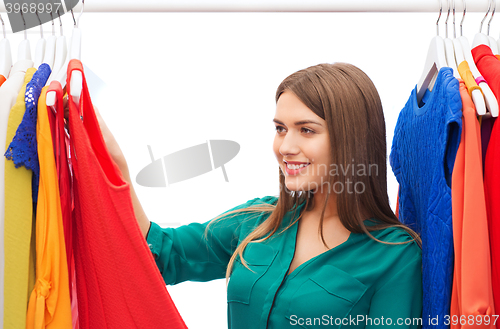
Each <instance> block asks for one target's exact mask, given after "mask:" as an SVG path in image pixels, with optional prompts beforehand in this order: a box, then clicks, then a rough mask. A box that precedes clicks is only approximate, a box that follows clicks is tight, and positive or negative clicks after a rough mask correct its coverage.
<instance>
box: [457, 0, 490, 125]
mask: <svg viewBox="0 0 500 329" xmlns="http://www.w3.org/2000/svg"><path fill="white" fill-rule="evenodd" d="M463 4H464V16H463V17H462V21H461V22H460V37H459V38H458V40H459V41H460V44H461V45H462V50H463V53H464V57H465V60H466V61H467V64H469V68H470V70H471V72H472V75H473V76H474V79H477V78H478V77H480V76H482V75H481V73H480V72H479V70H478V69H477V67H476V64H475V63H474V59H473V58H472V53H471V48H470V46H469V41H468V40H467V38H466V37H464V36H463V35H462V32H463V30H462V24H463V22H464V18H465V13H466V8H465V0H463ZM478 85H479V87H481V90H482V91H483V95H484V100H485V102H486V108H487V109H488V110H489V111H490V113H491V115H492V116H493V117H497V116H498V102H497V99H496V97H495V95H494V94H493V92H492V91H491V88H490V86H488V84H487V83H486V82H480V83H478ZM484 114H486V113H479V111H478V115H484Z"/></svg>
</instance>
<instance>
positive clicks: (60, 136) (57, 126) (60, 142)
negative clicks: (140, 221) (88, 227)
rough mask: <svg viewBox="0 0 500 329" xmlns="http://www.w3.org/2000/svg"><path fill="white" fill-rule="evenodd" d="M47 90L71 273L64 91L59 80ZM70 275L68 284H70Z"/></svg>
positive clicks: (70, 199)
mask: <svg viewBox="0 0 500 329" xmlns="http://www.w3.org/2000/svg"><path fill="white" fill-rule="evenodd" d="M48 91H54V92H55V93H56V104H55V106H54V107H55V109H56V111H57V112H56V113H54V111H52V110H50V109H49V121H50V128H51V132H52V140H53V146H54V157H55V160H56V161H55V165H56V170H57V177H58V181H59V192H60V199H61V209H62V216H63V223H64V241H65V246H66V259H67V263H68V273H73V271H74V267H73V266H71V263H72V258H73V239H72V235H71V232H72V222H73V220H72V217H71V212H72V197H71V190H70V187H71V181H70V172H69V166H68V160H67V159H68V155H67V153H66V142H65V140H66V132H65V130H64V107H63V96H64V92H63V89H62V87H61V84H60V83H59V81H52V82H51V83H50V86H49V89H48ZM71 282H72V280H71V276H70V279H69V286H70V287H71V286H72V283H71Z"/></svg>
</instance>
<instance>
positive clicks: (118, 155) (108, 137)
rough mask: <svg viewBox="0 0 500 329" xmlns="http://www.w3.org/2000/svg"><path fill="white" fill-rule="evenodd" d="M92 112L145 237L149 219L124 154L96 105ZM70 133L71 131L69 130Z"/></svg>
mask: <svg viewBox="0 0 500 329" xmlns="http://www.w3.org/2000/svg"><path fill="white" fill-rule="evenodd" d="M63 102H64V117H65V118H66V120H68V117H69V107H68V98H67V96H66V97H64V100H63ZM94 112H95V114H96V117H97V121H98V122H99V127H100V129H101V133H102V137H103V138H104V142H105V143H106V147H107V148H108V151H109V154H110V155H111V157H112V158H113V161H115V163H116V164H117V165H118V168H120V171H121V172H122V176H123V179H124V180H125V181H126V182H128V184H129V186H130V196H131V198H132V204H133V206H134V213H135V217H136V219H137V223H138V224H139V227H140V229H141V232H142V235H143V236H144V237H146V235H147V234H148V231H149V226H150V221H149V219H148V217H147V216H146V213H145V212H144V209H142V205H141V203H140V202H139V198H138V197H137V194H136V193H135V190H134V186H133V185H132V181H131V179H130V173H129V170H128V165H127V161H126V160H125V156H124V155H123V152H122V150H121V149H120V146H119V145H118V142H117V141H116V139H115V137H114V136H113V134H112V133H111V131H110V130H109V128H108V126H107V125H106V123H105V122H104V120H103V118H102V117H101V114H100V113H99V111H98V110H97V107H95V106H94ZM70 134H71V132H70Z"/></svg>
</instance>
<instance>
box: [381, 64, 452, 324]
mask: <svg viewBox="0 0 500 329" xmlns="http://www.w3.org/2000/svg"><path fill="white" fill-rule="evenodd" d="M423 103H425V104H418V103H417V95H416V88H415V89H414V90H413V91H412V93H411V96H410V99H409V100H408V102H407V103H406V105H405V107H404V108H403V110H401V112H400V113H399V118H398V122H397V124H396V128H395V131H394V139H393V141H392V149H391V155H390V162H391V166H392V170H393V172H394V174H395V176H396V178H397V180H398V183H399V186H400V194H399V219H400V220H401V221H402V222H403V223H405V224H406V225H408V226H410V227H411V228H412V229H413V230H415V231H417V232H418V233H420V234H421V237H422V266H423V271H422V281H423V282H422V284H423V288H424V298H423V312H422V319H424V321H423V326H422V328H424V329H425V328H429V327H431V324H430V323H429V321H427V320H428V319H429V317H431V318H436V317H437V316H438V317H439V324H438V325H436V326H432V327H433V328H440V329H441V328H442V329H445V328H448V326H447V325H446V324H445V322H444V321H442V319H445V318H444V317H445V315H449V310H450V300H451V291H452V282H453V235H452V233H453V227H452V213H451V187H450V186H451V174H452V170H453V165H454V161H455V156H456V153H457V150H458V145H459V144H460V134H461V129H462V119H461V118H462V111H461V109H462V99H461V98H460V90H459V83H458V80H457V79H456V78H454V77H453V71H452V69H451V68H448V67H446V68H441V70H440V71H439V74H438V76H437V78H436V83H435V85H434V89H433V90H432V92H431V91H428V90H427V92H426V94H425V95H424V97H423Z"/></svg>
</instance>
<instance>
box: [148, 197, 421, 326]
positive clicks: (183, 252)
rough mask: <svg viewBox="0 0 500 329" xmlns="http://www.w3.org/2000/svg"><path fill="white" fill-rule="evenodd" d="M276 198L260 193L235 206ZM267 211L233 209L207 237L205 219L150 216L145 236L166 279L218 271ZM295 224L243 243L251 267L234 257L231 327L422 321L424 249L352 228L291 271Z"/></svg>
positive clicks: (221, 273)
mask: <svg viewBox="0 0 500 329" xmlns="http://www.w3.org/2000/svg"><path fill="white" fill-rule="evenodd" d="M277 200H278V198H277V197H274V196H266V197H263V198H260V199H259V198H255V199H253V200H249V201H247V202H246V203H244V204H242V205H239V206H237V207H235V208H233V209H230V210H234V209H239V208H244V207H247V206H250V205H253V204H259V203H262V202H265V203H268V204H276V202H277ZM304 205H305V202H303V203H302V204H300V205H299V207H298V208H297V211H296V212H295V215H294V214H293V213H294V210H290V211H289V212H288V213H287V214H286V216H285V218H284V219H283V223H282V226H281V227H282V228H284V227H285V226H286V225H288V224H289V223H291V222H292V221H293V220H294V219H296V218H297V217H298V216H299V214H300V211H302V210H303V209H304ZM230 210H228V211H230ZM268 216H269V212H268V213H261V214H251V213H237V214H236V215H229V216H228V217H227V218H225V219H222V220H220V221H217V222H216V223H215V224H213V226H212V225H211V227H210V230H209V232H208V236H207V238H206V239H205V238H204V235H203V234H204V232H205V227H206V225H207V223H208V222H206V223H204V224H200V223H191V224H189V225H184V226H181V227H178V228H175V229H173V228H160V226H158V225H157V224H155V223H152V224H151V228H150V231H149V233H148V236H147V242H148V244H149V246H150V249H151V251H152V252H153V255H154V257H155V260H156V264H157V265H158V268H159V269H160V272H161V274H162V276H163V279H164V280H165V283H166V284H167V285H173V284H177V283H180V282H183V281H187V280H190V281H210V280H214V279H220V278H224V277H225V272H226V267H227V264H228V262H229V259H230V257H231V255H232V253H233V252H234V250H235V249H236V246H237V245H238V244H239V242H240V241H242V240H243V239H244V237H246V236H247V235H248V234H249V233H250V232H251V231H252V230H253V229H254V228H255V227H256V226H257V225H259V224H260V223H262V222H263V221H264V220H265V219H266V218H267V217H268ZM365 224H366V225H373V222H372V221H371V220H366V221H365ZM297 227H298V222H297V223H295V224H294V225H293V226H292V227H290V228H289V229H288V230H286V231H285V232H284V233H283V234H279V235H278V234H275V235H274V236H273V237H272V238H270V239H268V240H265V241H264V242H260V243H256V242H253V243H250V244H249V245H248V246H247V247H246V248H245V251H244V253H243V257H244V259H245V261H246V262H247V264H248V266H249V267H250V268H251V269H252V270H253V272H252V271H249V270H248V269H247V268H246V267H244V266H243V265H242V264H241V263H240V261H239V259H237V261H236V262H235V263H234V267H233V272H232V274H231V277H230V280H229V284H228V289H227V302H228V328H229V329H247V328H252V329H253V328H270V329H281V328H338V327H349V328H381V326H382V325H384V327H389V325H388V324H391V326H394V327H406V328H420V327H421V324H422V323H421V322H420V321H422V320H421V315H422V269H421V266H422V252H421V249H420V247H419V246H418V245H417V244H416V242H410V243H407V244H399V245H388V244H383V243H380V242H377V241H375V240H373V239H371V238H370V237H369V236H368V235H366V234H363V233H351V234H350V236H349V238H348V239H347V241H345V242H344V243H342V244H340V245H338V246H336V247H335V248H333V249H330V250H328V251H326V252H324V253H322V254H320V255H318V256H316V257H313V258H311V259H310V260H308V261H306V262H305V263H303V264H301V265H300V266H299V267H297V268H296V269H295V270H294V271H293V272H292V273H291V274H290V275H287V272H288V269H289V266H290V263H291V262H292V259H293V255H294V251H295V242H296V235H297ZM279 231H281V229H280V230H279ZM372 234H373V235H374V236H375V237H376V238H377V239H379V240H382V241H386V242H403V241H408V240H411V237H410V235H409V234H408V233H406V232H405V231H404V230H402V229H400V228H388V229H384V230H378V231H373V232H372ZM388 318H390V319H388ZM414 319H415V320H414ZM423 320H426V319H423ZM398 321H399V322H400V323H402V325H398ZM405 321H406V325H405V324H404V322H405ZM389 322H390V323H389ZM409 322H413V323H412V324H410V325H409V324H408V323H409Z"/></svg>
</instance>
